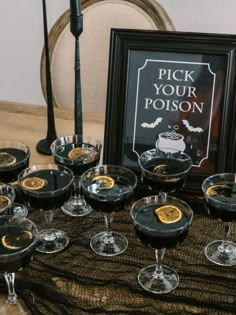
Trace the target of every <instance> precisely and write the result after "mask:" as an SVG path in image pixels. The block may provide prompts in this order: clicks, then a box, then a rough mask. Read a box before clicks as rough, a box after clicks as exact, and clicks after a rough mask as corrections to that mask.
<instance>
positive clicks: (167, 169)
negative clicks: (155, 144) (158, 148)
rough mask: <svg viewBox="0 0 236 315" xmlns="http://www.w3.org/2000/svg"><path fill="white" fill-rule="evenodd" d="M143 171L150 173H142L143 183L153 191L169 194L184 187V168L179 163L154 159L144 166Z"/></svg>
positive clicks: (171, 160) (173, 160)
mask: <svg viewBox="0 0 236 315" xmlns="http://www.w3.org/2000/svg"><path fill="white" fill-rule="evenodd" d="M145 169H146V170H147V171H148V172H150V173H148V174H147V173H143V182H144V184H146V185H147V186H149V187H150V188H151V189H152V190H154V191H164V192H171V191H176V190H179V189H180V188H181V187H183V185H184V180H185V176H186V174H183V173H184V172H185V171H186V166H185V165H184V163H183V162H181V161H178V160H175V159H172V158H168V159H165V158H154V159H152V160H150V161H149V162H148V163H147V164H146V165H145ZM175 174H176V175H175Z"/></svg>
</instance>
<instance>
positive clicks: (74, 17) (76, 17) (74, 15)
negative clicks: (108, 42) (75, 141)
mask: <svg viewBox="0 0 236 315" xmlns="http://www.w3.org/2000/svg"><path fill="white" fill-rule="evenodd" d="M70 8H71V14H70V30H71V33H72V34H73V35H74V37H75V68H74V70H75V108H74V116H75V134H79V135H81V136H82V135H83V111H82V95H81V79H80V54H79V36H80V34H81V33H82V32H83V15H82V14H81V7H80V1H79V0H70Z"/></svg>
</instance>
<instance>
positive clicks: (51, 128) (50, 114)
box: [36, 0, 57, 155]
mask: <svg viewBox="0 0 236 315" xmlns="http://www.w3.org/2000/svg"><path fill="white" fill-rule="evenodd" d="M42 4H43V24H44V49H45V61H46V90H47V119H48V126H47V137H46V138H45V139H42V140H40V141H39V142H38V144H37V146H36V149H37V151H38V152H39V153H42V154H46V155H51V154H52V153H51V150H50V146H51V143H52V142H53V141H54V140H55V139H56V138H57V134H56V128H55V121H54V110H53V96H52V83H51V72H50V61H49V49H48V28H47V10H46V2H45V0H42Z"/></svg>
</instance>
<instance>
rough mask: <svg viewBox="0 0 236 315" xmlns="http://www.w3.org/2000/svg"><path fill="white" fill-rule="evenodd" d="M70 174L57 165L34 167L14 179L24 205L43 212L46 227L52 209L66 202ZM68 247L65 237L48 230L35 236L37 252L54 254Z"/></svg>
mask: <svg viewBox="0 0 236 315" xmlns="http://www.w3.org/2000/svg"><path fill="white" fill-rule="evenodd" d="M73 180H74V175H73V172H72V171H71V170H70V169H69V168H67V167H65V166H63V165H57V164H38V165H33V166H31V167H28V168H26V169H25V170H23V171H22V172H21V173H20V174H19V177H18V183H19V187H20V189H21V192H22V194H23V196H24V199H25V201H26V202H27V203H28V204H29V206H30V207H31V208H32V209H39V210H43V212H44V217H45V221H46V223H47V224H48V225H49V226H50V225H51V224H52V221H53V216H54V213H55V209H57V208H60V207H61V206H63V204H64V203H65V202H66V201H67V200H68V199H69V198H70V196H71V193H72V188H73ZM68 243H69V237H68V235H67V233H65V232H64V231H62V230H59V229H54V228H51V227H50V228H48V229H45V230H41V231H40V232H39V242H38V244H37V251H39V252H41V253H48V254H51V253H56V252H59V251H61V250H63V249H64V248H65V247H66V246H67V245H68Z"/></svg>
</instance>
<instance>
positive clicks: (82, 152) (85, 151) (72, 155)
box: [68, 147, 97, 161]
mask: <svg viewBox="0 0 236 315" xmlns="http://www.w3.org/2000/svg"><path fill="white" fill-rule="evenodd" d="M82 156H84V157H85V158H86V159H87V160H89V161H93V160H95V158H96V156H97V152H96V151H95V150H94V149H92V148H86V147H78V148H74V149H72V150H70V152H69V153H68V157H69V159H71V160H77V159H79V158H81V157H82Z"/></svg>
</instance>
